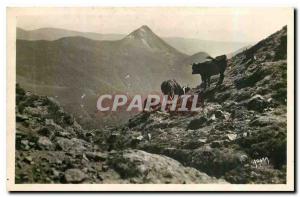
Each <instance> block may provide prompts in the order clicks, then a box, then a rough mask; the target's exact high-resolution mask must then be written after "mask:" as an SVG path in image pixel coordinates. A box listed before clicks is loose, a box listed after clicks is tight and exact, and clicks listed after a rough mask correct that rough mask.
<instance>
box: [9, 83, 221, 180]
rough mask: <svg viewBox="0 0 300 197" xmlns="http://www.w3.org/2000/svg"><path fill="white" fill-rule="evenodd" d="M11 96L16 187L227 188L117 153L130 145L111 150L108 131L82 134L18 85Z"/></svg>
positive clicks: (188, 171) (159, 160)
mask: <svg viewBox="0 0 300 197" xmlns="http://www.w3.org/2000/svg"><path fill="white" fill-rule="evenodd" d="M16 93H17V106H16V126H17V128H16V178H15V181H16V183H66V184H68V183H70V184H74V183H176V184H179V183H226V181H225V180H222V179H220V180H219V179H217V178H214V177H210V176H208V175H207V174H206V173H203V172H200V171H198V170H197V169H195V168H192V167H185V166H183V165H182V164H181V163H179V162H178V161H176V160H174V159H171V158H169V157H166V156H162V155H157V154H151V153H147V152H144V151H141V150H131V149H126V150H121V151H118V152H116V151H115V150H114V149H116V147H118V148H120V147H124V148H130V147H131V145H132V144H130V145H127V144H121V143H120V144H115V145H114V146H113V145H112V143H114V142H116V141H115V140H116V139H117V138H118V136H119V135H118V134H116V135H115V134H109V132H110V131H111V130H90V131H88V130H85V129H83V128H82V127H81V126H80V125H79V124H78V123H77V122H76V120H75V119H74V118H73V117H72V116H70V115H69V114H67V113H65V112H64V110H63V108H61V107H60V106H59V104H58V103H57V102H56V101H55V100H53V99H52V98H48V97H40V96H36V95H33V94H31V93H30V92H25V91H24V90H23V89H22V88H20V87H19V85H17V87H16ZM133 138H134V139H135V140H136V142H135V143H138V142H139V141H140V140H142V137H141V136H140V135H138V136H134V137H133ZM132 143H133V142H132ZM110 150H111V151H110Z"/></svg>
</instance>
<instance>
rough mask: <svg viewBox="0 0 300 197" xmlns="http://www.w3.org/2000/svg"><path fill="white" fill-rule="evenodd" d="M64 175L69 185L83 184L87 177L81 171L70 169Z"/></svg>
mask: <svg viewBox="0 0 300 197" xmlns="http://www.w3.org/2000/svg"><path fill="white" fill-rule="evenodd" d="M64 175H65V181H66V182H67V183H81V182H82V181H83V180H84V179H85V178H86V175H85V174H84V173H83V172H82V171H81V170H79V169H68V170H67V171H65V174H64Z"/></svg>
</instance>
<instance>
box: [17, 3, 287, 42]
mask: <svg viewBox="0 0 300 197" xmlns="http://www.w3.org/2000/svg"><path fill="white" fill-rule="evenodd" d="M291 13H292V10H291V9H286V8H285V9H283V8H251V9H245V8H235V9H228V8H85V9H82V8H81V9H78V8H77V9H72V8H68V9H66V8H65V9H62V8H60V9H58V8H56V9H42V8H37V9H35V10H34V11H33V10H32V9H28V10H27V11H26V10H25V11H24V12H22V16H20V17H18V18H17V26H18V27H21V28H24V29H27V30H33V29H38V28H43V27H56V28H64V29H70V30H76V31H85V32H98V33H117V34H128V33H130V32H132V31H133V30H135V29H137V28H139V27H140V26H142V25H148V26H149V27H150V28H151V29H152V30H153V31H154V32H155V33H156V34H157V35H159V36H164V37H188V38H198V39H202V40H217V41H239V42H256V41H259V40H261V39H263V38H265V37H267V36H268V35H270V34H271V33H273V32H275V31H277V30H279V29H281V28H282V26H284V25H286V24H287V23H288V22H287V21H288V20H289V19H291Z"/></svg>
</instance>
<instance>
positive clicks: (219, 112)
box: [215, 110, 225, 119]
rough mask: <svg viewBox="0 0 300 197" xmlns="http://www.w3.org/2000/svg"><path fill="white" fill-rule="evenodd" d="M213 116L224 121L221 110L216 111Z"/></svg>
mask: <svg viewBox="0 0 300 197" xmlns="http://www.w3.org/2000/svg"><path fill="white" fill-rule="evenodd" d="M215 115H216V118H220V119H225V115H224V113H223V111H221V110H216V111H215Z"/></svg>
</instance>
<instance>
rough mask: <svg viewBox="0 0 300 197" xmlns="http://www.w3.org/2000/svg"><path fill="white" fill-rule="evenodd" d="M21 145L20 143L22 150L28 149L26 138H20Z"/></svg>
mask: <svg viewBox="0 0 300 197" xmlns="http://www.w3.org/2000/svg"><path fill="white" fill-rule="evenodd" d="M21 145H22V149H24V150H29V149H30V146H29V141H28V140H21Z"/></svg>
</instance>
